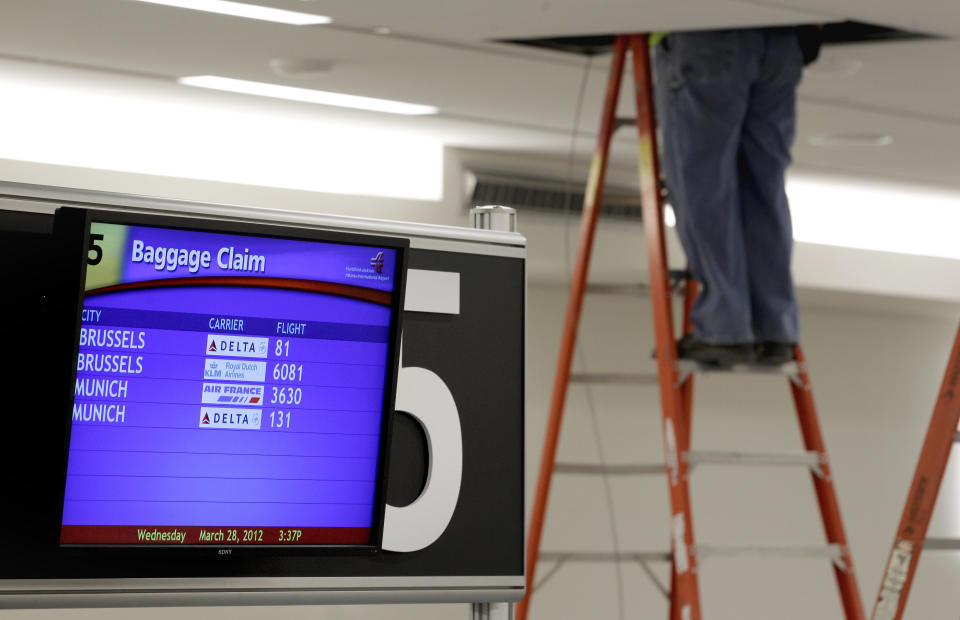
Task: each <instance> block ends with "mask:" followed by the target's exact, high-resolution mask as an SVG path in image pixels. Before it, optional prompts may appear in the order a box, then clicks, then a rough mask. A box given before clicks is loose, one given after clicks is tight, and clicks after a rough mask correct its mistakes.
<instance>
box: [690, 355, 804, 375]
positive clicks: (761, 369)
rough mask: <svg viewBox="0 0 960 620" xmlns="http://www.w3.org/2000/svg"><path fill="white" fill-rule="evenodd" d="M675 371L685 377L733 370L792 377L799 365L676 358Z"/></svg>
mask: <svg viewBox="0 0 960 620" xmlns="http://www.w3.org/2000/svg"><path fill="white" fill-rule="evenodd" d="M677 372H679V373H680V375H681V376H683V377H685V376H686V375H689V374H691V373H694V372H698V373H702V372H727V373H729V372H733V373H744V374H758V375H786V376H788V377H794V376H796V375H797V374H799V372H800V367H799V366H798V365H797V363H796V362H787V363H786V364H781V365H780V366H771V365H769V364H734V365H733V366H728V367H719V366H711V365H709V364H700V363H698V362H695V361H693V360H686V359H678V360H677Z"/></svg>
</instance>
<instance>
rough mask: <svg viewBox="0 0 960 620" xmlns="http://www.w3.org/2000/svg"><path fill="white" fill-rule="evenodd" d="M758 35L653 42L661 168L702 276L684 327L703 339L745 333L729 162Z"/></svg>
mask: <svg viewBox="0 0 960 620" xmlns="http://www.w3.org/2000/svg"><path fill="white" fill-rule="evenodd" d="M761 43H762V35H761V34H760V33H758V32H757V31H720V32H690V33H672V34H670V35H669V36H668V37H667V39H666V40H665V42H663V43H661V44H660V46H659V48H658V50H657V52H658V53H657V65H656V75H657V78H656V92H657V99H658V106H657V107H658V110H659V119H660V126H661V140H662V150H663V167H664V172H665V174H666V178H667V184H668V187H669V190H670V197H671V202H672V204H673V207H674V210H675V212H676V216H677V228H678V232H679V235H680V240H681V242H682V244H683V247H684V250H685V252H686V255H687V260H688V261H689V265H690V270H691V272H692V274H693V277H694V278H695V279H696V280H697V281H698V282H700V284H701V285H702V286H701V291H700V294H699V296H698V297H697V300H696V302H695V304H694V307H693V311H692V313H691V318H692V321H693V325H694V332H693V335H694V337H695V338H696V339H698V340H700V341H703V342H706V343H711V344H721V345H722V344H737V343H748V342H752V341H753V340H754V334H753V322H752V319H751V306H750V290H749V286H750V284H749V280H748V272H747V260H746V253H745V251H744V238H743V224H742V215H741V210H740V200H741V199H740V188H739V175H738V173H737V168H738V154H739V151H740V142H741V125H742V123H743V120H744V116H745V115H746V111H747V101H748V98H749V92H750V84H751V82H752V81H753V79H754V76H755V75H756V71H757V68H758V60H759V55H758V54H757V51H759V50H760V49H761Z"/></svg>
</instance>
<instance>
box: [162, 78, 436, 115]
mask: <svg viewBox="0 0 960 620" xmlns="http://www.w3.org/2000/svg"><path fill="white" fill-rule="evenodd" d="M178 81H179V82H180V83H181V84H184V85H186V86H198V87H200V88H212V89H214V90H226V91H230V92H234V93H243V94H246V95H259V96H261V97H274V98H276V99H292V100H293V101H306V102H308V103H319V104H322V105H332V106H337V107H340V108H355V109H358V110H372V111H374V112H388V113H390V114H409V115H422V114H436V113H437V108H436V107H434V106H432V105H420V104H418V103H404V102H403V101H393V100H391V99H376V98H374V97H360V96H358V95H344V94H342V93H331V92H327V91H323V90H312V89H310V88H296V87H293V86H281V85H279V84H268V83H266V82H250V81H247V80H235V79H233V78H226V77H220V76H218V75H194V76H190V77H182V78H180V79H179V80H178Z"/></svg>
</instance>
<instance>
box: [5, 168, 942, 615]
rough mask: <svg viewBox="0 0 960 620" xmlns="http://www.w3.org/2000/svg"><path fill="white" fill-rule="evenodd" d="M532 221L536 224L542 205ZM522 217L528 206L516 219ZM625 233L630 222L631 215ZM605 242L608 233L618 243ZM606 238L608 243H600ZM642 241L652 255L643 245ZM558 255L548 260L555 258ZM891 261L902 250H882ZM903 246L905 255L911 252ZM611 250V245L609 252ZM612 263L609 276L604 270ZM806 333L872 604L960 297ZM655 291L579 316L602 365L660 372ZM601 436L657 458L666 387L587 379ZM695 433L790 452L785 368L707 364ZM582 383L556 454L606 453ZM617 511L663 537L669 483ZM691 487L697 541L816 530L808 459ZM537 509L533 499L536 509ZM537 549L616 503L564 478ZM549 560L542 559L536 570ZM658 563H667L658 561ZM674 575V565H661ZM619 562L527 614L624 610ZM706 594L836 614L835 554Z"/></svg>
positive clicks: (737, 568) (635, 533) (537, 347)
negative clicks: (761, 370)
mask: <svg viewBox="0 0 960 620" xmlns="http://www.w3.org/2000/svg"><path fill="white" fill-rule="evenodd" d="M444 166H445V173H444V178H445V183H444V188H445V191H444V198H443V199H442V200H441V201H439V202H431V201H397V200H392V199H385V198H367V197H358V196H342V195H333V194H318V193H311V192H300V191H293V190H280V189H268V188H257V187H251V186H240V185H230V184H223V183H213V182H205V181H189V180H182V179H170V178H163V177H149V176H144V175H135V174H127V173H111V172H104V171H95V170H84V169H76V168H66V167H57V166H44V165H40V164H28V163H22V162H13V161H10V160H0V178H2V179H4V180H14V181H22V182H32V183H43V184H51V185H65V186H76V187H85V188H93V189H102V190H107V191H120V192H131V193H139V194H153V195H161V196H168V197H176V198H185V199H192V200H206V201H216V202H227V203H242V204H253V205H259V206H273V207H277V208H287V209H303V210H314V211H322V212H332V213H344V214H351V215H366V216H373V217H389V218H396V219H406V220H417V221H429V222H436V223H447V224H465V223H466V221H465V220H466V214H465V210H464V208H463V205H462V195H461V188H460V181H461V177H460V171H461V167H462V160H461V156H460V154H458V153H457V152H456V151H453V150H449V149H448V151H447V154H446V158H445V164H444ZM529 224H530V225H531V226H533V225H535V222H534V221H532V219H531V220H530V221H529ZM540 228H541V232H540V233H538V234H535V235H532V238H531V248H530V251H531V263H532V264H536V263H538V262H539V263H540V264H543V263H544V262H550V261H555V260H562V254H561V255H560V256H557V254H556V248H557V247H559V246H560V245H561V242H560V239H559V238H558V237H557V236H554V237H550V235H549V234H546V233H545V231H549V230H552V231H554V232H555V233H557V232H559V231H560V228H559V227H556V226H554V227H552V228H550V227H542V226H541V227H540ZM521 229H522V230H523V229H524V220H523V219H522V220H521ZM625 231H626V232H629V231H628V230H626V229H625ZM607 243H608V242H607ZM605 251H607V249H606V248H603V247H601V249H600V255H601V256H603V253H604V252H605ZM636 252H637V253H636V254H634V256H642V250H641V249H639V248H637V250H636ZM547 256H549V257H550V258H549V259H547V260H546V261H545V260H544V257H547ZM886 259H887V260H890V261H893V262H894V263H896V260H897V259H896V257H893V258H891V257H889V256H888V257H886ZM902 260H904V261H906V260H909V257H905V258H903V259H902ZM611 262H612V259H611ZM600 275H601V276H602V275H609V274H608V273H602V274H600ZM802 299H803V329H804V338H803V340H804V344H805V347H806V350H807V354H808V357H809V360H810V364H811V369H812V376H813V381H814V387H815V394H816V396H817V401H818V404H819V407H820V413H821V421H822V424H823V427H824V432H825V435H826V439H827V442H828V446H829V449H830V453H831V457H832V460H833V463H834V472H835V475H836V479H837V485H838V489H839V492H840V500H841V505H842V508H843V514H844V517H845V519H846V525H847V531H848V535H849V537H850V540H851V543H852V547H853V553H854V559H855V561H856V562H857V566H858V572H859V576H860V583H861V586H862V588H863V596H864V601H865V604H866V606H867V607H868V608H869V607H871V606H872V600H873V597H874V596H875V593H876V591H877V587H878V584H879V580H880V575H881V572H882V569H883V563H884V561H885V557H886V554H887V552H888V549H889V545H890V543H891V540H892V536H893V530H894V527H895V525H896V522H897V520H898V519H899V514H900V511H901V509H902V503H903V500H904V497H905V494H906V490H907V485H908V483H909V480H910V477H911V475H912V471H913V467H914V465H915V462H916V456H917V453H918V450H919V447H920V443H921V440H922V436H923V433H924V431H925V427H926V424H927V421H928V419H929V415H930V411H931V407H932V403H933V399H934V395H935V391H936V389H937V386H938V383H939V381H940V377H941V375H942V371H943V364H944V361H945V357H946V354H947V351H948V348H949V345H950V342H951V339H952V336H953V333H954V331H955V328H956V318H957V316H958V315H960V312H958V310H960V308H957V307H956V306H955V305H953V304H952V303H939V304H937V305H931V304H930V303H921V302H911V301H904V300H896V299H884V298H880V297H868V296H862V295H847V296H844V295H839V294H836V293H829V292H828V293H824V292H823V291H804V294H803V295H802ZM565 302H566V291H565V289H563V288H562V287H558V286H552V285H545V284H537V283H536V282H534V283H533V284H532V285H531V289H530V296H529V304H530V307H529V320H528V326H529V334H528V344H529V347H528V351H529V355H530V357H529V363H528V368H529V382H528V407H527V416H528V418H527V430H528V437H527V449H528V463H527V483H528V497H530V496H531V495H532V492H533V484H534V483H535V478H536V469H537V466H538V463H539V455H540V447H541V441H542V433H543V428H544V424H545V419H546V411H547V407H548V404H549V403H548V398H549V392H550V388H551V383H552V378H553V377H552V375H553V369H554V364H555V355H556V349H557V346H558V343H559V334H560V329H561V323H562V319H563V312H564V305H565ZM648 306H649V301H648V300H646V299H643V298H639V297H637V298H624V297H618V298H614V297H606V298H591V299H590V300H589V302H588V305H587V309H586V312H585V315H584V320H585V324H584V328H583V331H582V335H583V342H584V346H583V350H584V352H585V355H586V358H587V361H588V367H589V368H590V369H591V370H611V371H613V370H616V371H629V370H641V369H643V368H646V369H648V370H653V364H652V362H650V360H649V353H650V351H651V349H652V332H651V327H650V325H651V324H650V314H649V307H648ZM594 400H595V403H596V408H597V410H598V415H599V425H600V428H601V441H602V444H603V447H604V450H605V452H606V456H607V459H608V461H609V462H614V463H636V462H652V463H656V462H660V461H661V460H662V451H661V446H660V433H659V411H658V400H657V395H656V392H655V391H654V390H652V389H650V388H626V387H607V388H598V389H596V390H595V392H594ZM695 404H696V407H695V409H696V416H695V423H694V445H695V447H698V448H704V449H706V448H717V449H735V448H743V449H755V450H774V449H787V450H789V449H797V448H798V447H799V435H798V432H797V428H796V424H795V421H794V419H793V415H792V411H791V407H790V403H789V396H788V392H787V388H786V386H785V385H784V384H783V381H782V380H777V379H771V378H750V377H732V378H729V379H721V378H720V377H708V378H705V379H704V380H702V381H700V382H699V383H698V388H697V393H696V397H695ZM588 415H589V414H588V412H587V407H586V405H585V394H584V391H583V389H582V388H579V387H575V388H573V389H572V390H571V395H570V401H569V407H568V411H567V419H566V423H565V426H564V434H563V437H562V441H561V448H560V458H561V459H562V460H568V461H579V462H596V459H597V454H596V446H595V440H594V437H593V434H592V430H591V425H590V421H589V420H590V419H589V417H588ZM612 486H613V489H614V492H615V507H616V508H615V516H616V520H617V523H618V528H619V538H620V544H621V548H622V549H624V550H662V549H666V547H667V538H666V534H667V527H666V526H667V521H666V515H667V507H666V493H665V485H664V481H663V480H662V479H661V478H659V477H653V478H649V479H639V480H635V479H617V480H614V481H613V483H612ZM693 493H694V496H693V500H694V510H695V526H696V528H697V535H698V539H699V540H700V541H701V542H702V543H704V544H710V543H713V544H722V543H745V542H778V541H779V542H784V543H803V542H810V543H815V542H818V541H819V540H820V538H821V529H820V525H819V521H818V517H817V515H816V510H815V504H814V499H813V494H812V492H811V485H810V482H809V479H808V476H807V474H806V473H805V472H800V471H792V470H785V469H772V470H766V469H738V468H732V467H730V468H708V467H704V468H702V469H699V470H698V471H697V472H696V474H695V477H694V483H693ZM528 509H529V507H528ZM958 520H960V477H958V476H957V472H956V471H953V470H951V472H950V474H949V476H948V478H947V481H946V483H945V485H944V488H943V493H942V496H941V501H940V510H939V512H938V514H937V517H936V518H935V520H934V526H933V533H934V534H935V535H936V534H940V535H960V522H958ZM543 548H544V549H550V550H598V549H599V550H605V549H606V550H609V549H611V548H612V547H611V539H610V534H609V529H608V515H607V511H606V504H605V500H604V495H603V486H602V484H601V482H600V481H599V480H594V479H584V478H566V479H563V478H558V479H557V481H556V484H555V486H554V493H553V496H552V502H551V506H550V510H549V512H548V522H547V528H546V533H545V537H544V545H543ZM546 568H547V566H546V565H542V566H541V574H543V572H545V570H546ZM664 568H665V567H664ZM660 572H661V574H662V575H663V576H664V577H665V576H666V572H665V570H660ZM623 573H624V585H625V600H626V616H627V617H663V615H662V614H665V610H666V604H665V602H664V601H663V600H662V597H661V596H660V595H659V593H657V592H656V590H655V589H654V588H653V587H652V586H651V585H650V584H649V582H648V581H647V578H646V577H645V576H644V575H643V574H642V572H641V571H640V570H639V568H638V567H636V566H624V567H623ZM958 578H960V557H958V556H951V555H949V554H935V553H927V554H926V555H925V556H924V559H923V561H922V563H921V570H920V573H919V576H918V580H917V583H916V586H915V588H914V592H913V596H912V597H911V605H910V610H909V613H908V616H907V617H908V618H914V619H917V620H919V619H921V618H939V617H945V616H947V617H950V616H952V615H953V614H955V613H956V610H957V609H960V591H958V589H957V588H956V587H954V584H955V583H956V582H957V579H958ZM615 583H616V582H615V572H614V570H613V568H612V567H611V566H609V565H584V566H568V567H565V568H563V569H562V570H561V571H560V572H559V573H558V574H557V575H556V576H555V577H554V578H553V579H552V580H551V582H550V583H549V584H548V585H546V586H545V587H544V589H543V590H542V591H541V592H540V594H539V596H538V597H537V598H536V599H535V603H534V607H533V610H534V611H533V617H534V618H572V617H587V616H589V617H596V618H616V617H617V616H616V614H617V610H618V608H617V602H616V585H615ZM701 585H702V592H703V601H704V608H705V612H706V614H707V617H708V618H710V619H711V620H724V619H730V620H733V619H737V620H742V619H744V618H747V619H753V618H778V619H785V620H789V619H797V620H800V619H804V620H808V619H809V618H839V617H840V611H839V605H838V602H837V597H836V593H835V589H834V586H833V582H832V577H831V573H830V569H829V566H828V565H827V564H826V562H822V561H816V560H813V561H811V560H802V561H791V562H781V561H776V560H753V559H750V560H723V559H714V560H708V561H707V562H706V564H705V565H704V566H703V569H702V576H701ZM466 613H467V610H466V607H465V606H464V605H439V606H417V605H409V606H390V607H325V608H278V609H263V608H235V609H229V608H228V609H224V608H221V609H198V608H193V609H176V610H169V609H152V610H138V611H137V612H136V616H137V617H142V618H150V619H157V620H160V619H169V618H174V617H176V618H180V619H182V620H213V619H216V618H224V619H226V618H229V619H230V620H245V619H247V618H250V619H252V618H260V617H262V616H264V615H267V614H269V615H270V616H272V617H273V618H276V620H286V619H289V620H295V619H300V618H307V617H311V618H312V617H318V616H319V617H324V618H336V619H339V618H343V619H347V618H350V619H354V618H355V619H368V618H370V619H372V618H382V617H389V618H401V619H405V618H410V619H413V618H417V619H426V620H430V619H434V618H436V619H440V618H463V617H465V616H466ZM131 615H133V614H132V613H131V611H129V610H76V611H17V612H0V618H3V619H7V618H37V619H47V618H50V619H52V618H78V619H79V618H94V617H96V618H107V619H113V618H127V617H130V616H131Z"/></svg>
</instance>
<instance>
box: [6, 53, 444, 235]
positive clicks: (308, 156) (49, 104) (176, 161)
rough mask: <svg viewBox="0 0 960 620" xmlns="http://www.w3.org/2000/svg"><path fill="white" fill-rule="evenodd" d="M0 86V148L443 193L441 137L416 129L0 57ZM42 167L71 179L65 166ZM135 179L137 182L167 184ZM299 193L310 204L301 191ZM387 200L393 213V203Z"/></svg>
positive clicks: (418, 194)
mask: <svg viewBox="0 0 960 620" xmlns="http://www.w3.org/2000/svg"><path fill="white" fill-rule="evenodd" d="M0 93H3V112H4V113H3V114H0V136H3V138H2V139H0V159H6V160H16V161H24V162H37V163H43V164H53V165H57V166H70V167H76V168H81V169H97V170H112V171H119V172H126V173H137V174H142V175H156V176H160V177H167V178H176V179H180V180H183V179H196V180H201V181H216V182H222V183H231V184H239V185H243V186H248V187H249V186H257V187H274V188H284V189H294V190H303V191H310V192H324V193H332V194H344V195H349V196H381V197H389V198H403V199H411V200H422V201H438V200H441V199H442V197H443V170H444V164H443V144H442V143H441V142H440V141H439V140H437V139H435V138H432V137H429V136H425V135H424V133H423V131H421V130H418V129H406V128H389V127H387V126H383V125H385V123H384V124H381V125H379V126H378V125H375V124H372V123H369V122H363V123H360V122H356V123H354V122H346V121H344V119H336V118H318V115H317V114H314V113H312V111H311V110H302V109H301V110H297V109H294V110H277V111H276V112H275V113H266V114H265V113H264V110H263V102H262V101H250V100H248V99H237V98H227V97H216V98H211V97H207V96H202V94H201V93H200V92H198V91H196V90H194V89H184V88H181V87H179V86H177V85H176V84H173V83H170V82H163V81H158V80H151V79H142V78H135V77H131V76H116V75H104V74H97V73H92V72H84V71H77V70H72V69H63V68H53V67H41V66H38V65H35V64H26V63H17V62H12V61H4V60H2V59H0ZM231 99H232V100H231ZM278 107H279V106H278ZM384 120H387V119H384ZM50 174H61V175H66V176H62V177H60V178H66V179H70V178H71V177H70V176H69V175H70V172H69V170H62V171H60V172H58V173H53V172H51V173H50ZM104 178H106V177H104ZM118 178H120V177H118ZM122 182H123V183H127V182H130V180H129V179H127V180H123V181H122ZM136 183H137V186H138V187H140V188H141V190H140V192H139V193H150V192H151V191H153V192H156V193H164V192H166V191H169V190H167V189H162V188H169V187H176V185H172V183H174V182H172V181H159V180H156V179H154V180H151V179H150V178H143V179H137V180H136ZM144 187H146V188H161V189H148V190H147V191H143V189H142V188H144ZM204 191H208V190H206V189H205V190H204ZM216 191H218V192H220V191H224V192H228V195H243V191H242V190H241V191H240V192H238V193H236V194H229V192H237V190H235V189H230V188H223V189H222V190H221V189H218V190H216ZM296 200H301V199H300V198H296ZM239 201H241V202H242V200H239ZM303 204H305V205H308V206H307V208H313V207H312V206H309V205H311V204H312V199H310V198H306V199H304V203H303ZM342 204H343V205H344V206H345V208H346V207H348V206H351V205H353V204H355V203H354V198H345V199H344V202H343V203H342ZM357 204H361V205H363V204H367V203H363V202H359V203H357ZM395 204H396V208H397V209H398V210H397V211H396V214H400V215H402V213H403V208H404V207H403V203H395ZM394 217H396V215H394Z"/></svg>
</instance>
